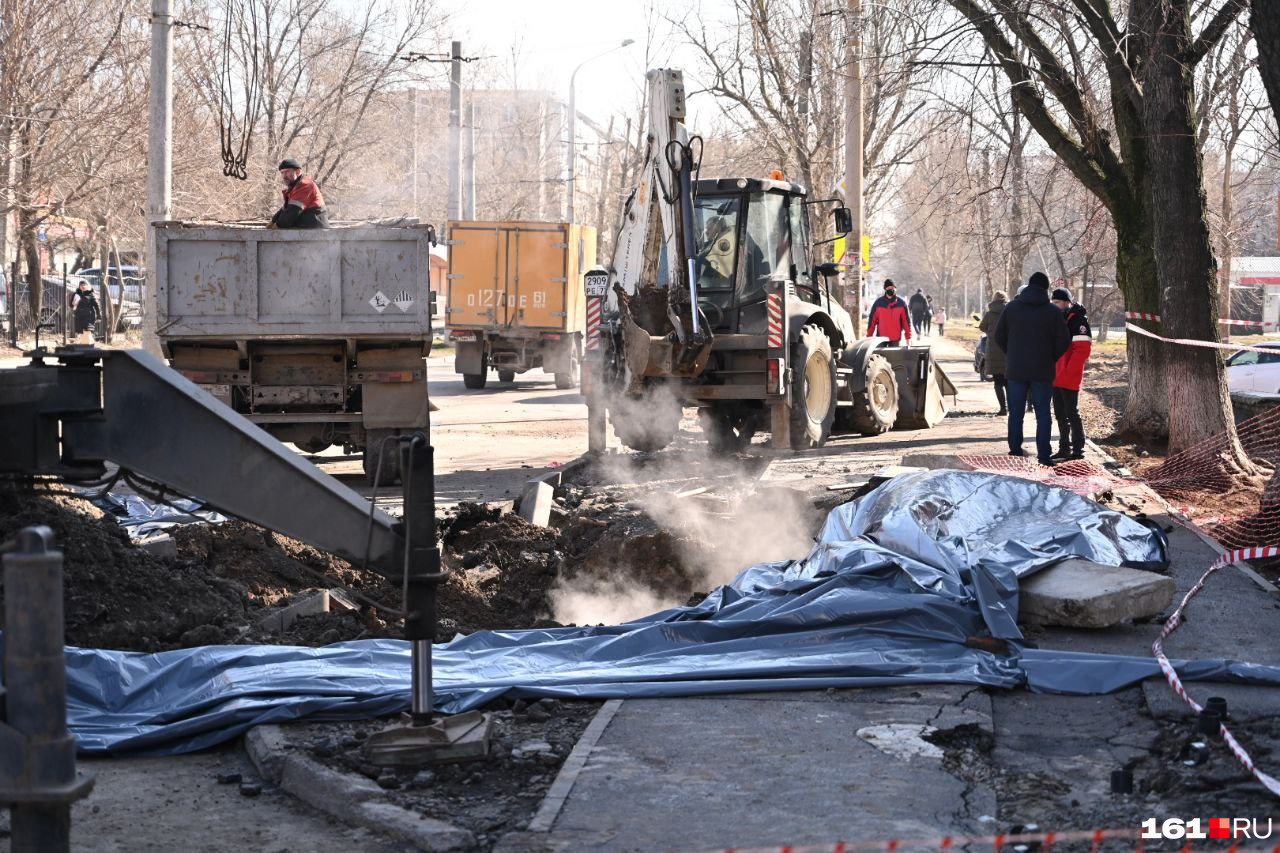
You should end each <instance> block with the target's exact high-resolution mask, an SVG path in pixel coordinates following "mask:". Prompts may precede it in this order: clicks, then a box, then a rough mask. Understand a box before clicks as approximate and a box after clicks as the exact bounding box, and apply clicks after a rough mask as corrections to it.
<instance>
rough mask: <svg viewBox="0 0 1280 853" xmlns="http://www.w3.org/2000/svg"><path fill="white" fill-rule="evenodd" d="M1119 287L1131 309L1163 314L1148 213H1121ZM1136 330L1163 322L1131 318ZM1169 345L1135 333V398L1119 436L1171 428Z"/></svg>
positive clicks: (1131, 349)
mask: <svg viewBox="0 0 1280 853" xmlns="http://www.w3.org/2000/svg"><path fill="white" fill-rule="evenodd" d="M1113 221H1114V222H1115V226H1116V285H1117V286H1118V287H1119V288H1120V293H1121V295H1123V297H1124V304H1125V306H1126V310H1129V311H1139V312H1144V313H1152V314H1154V313H1157V312H1158V311H1159V310H1160V286H1159V282H1158V281H1157V280H1156V259H1155V255H1154V253H1153V251H1152V246H1153V245H1154V243H1153V237H1152V230H1151V220H1150V218H1149V217H1148V215H1147V211H1146V210H1144V209H1142V208H1141V207H1139V208H1138V209H1135V210H1127V211H1116V212H1115V213H1114V214H1113ZM1129 322H1131V323H1133V324H1134V325H1135V326H1140V327H1142V328H1144V329H1148V330H1150V331H1152V332H1154V333H1155V334H1160V324H1158V323H1152V322H1149V321H1146V320H1130V321H1129ZM1163 347H1164V344H1162V343H1160V342H1159V341H1153V340H1151V339H1150V338H1146V337H1143V336H1142V335H1138V334H1132V333H1131V334H1129V335H1128V338H1127V341H1126V343H1125V351H1126V353H1127V355H1128V358H1129V394H1128V397H1127V398H1126V402H1125V406H1124V414H1123V415H1121V417H1120V421H1119V422H1118V423H1117V424H1116V433H1117V434H1119V435H1128V436H1133V437H1139V438H1146V439H1153V438H1162V437H1163V436H1164V435H1165V434H1166V432H1167V431H1168V429H1169V396H1168V394H1167V393H1166V390H1165V381H1164V364H1163V360H1164V350H1163Z"/></svg>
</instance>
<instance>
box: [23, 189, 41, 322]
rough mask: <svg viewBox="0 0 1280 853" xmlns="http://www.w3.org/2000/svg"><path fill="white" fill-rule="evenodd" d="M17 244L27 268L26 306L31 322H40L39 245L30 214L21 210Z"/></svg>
mask: <svg viewBox="0 0 1280 853" xmlns="http://www.w3.org/2000/svg"><path fill="white" fill-rule="evenodd" d="M18 242H19V243H20V244H21V246H22V257H23V260H24V261H25V262H26V267H27V304H28V305H29V306H30V307H31V322H32V326H33V328H34V324H36V323H38V322H40V310H41V309H42V308H43V307H44V282H43V281H41V280H40V245H39V243H37V242H36V226H35V223H34V222H33V221H32V217H31V213H30V212H29V211H27V210H22V211H20V212H19V214H18Z"/></svg>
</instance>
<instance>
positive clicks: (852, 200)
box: [840, 0, 863, 335]
mask: <svg viewBox="0 0 1280 853" xmlns="http://www.w3.org/2000/svg"><path fill="white" fill-rule="evenodd" d="M844 62H845V70H846V75H845V81H844V86H845V88H844V121H845V124H844V200H845V206H846V207H848V208H849V212H850V213H852V214H853V231H851V232H849V235H848V237H846V238H845V244H844V245H845V251H844V261H845V263H844V280H843V281H842V282H841V291H842V292H841V294H840V302H841V303H842V304H843V305H844V306H845V307H846V308H848V309H849V313H850V314H852V315H853V331H854V334H855V335H860V334H861V333H862V315H863V310H862V229H863V224H862V214H863V209H862V0H849V16H848V20H847V21H846V22H845V56H844Z"/></svg>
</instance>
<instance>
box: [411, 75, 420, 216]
mask: <svg viewBox="0 0 1280 853" xmlns="http://www.w3.org/2000/svg"><path fill="white" fill-rule="evenodd" d="M409 180H410V181H412V188H411V190H410V198H411V201H412V206H411V207H410V208H409V213H410V215H411V216H417V215H418V90H417V88H416V87H415V88H412V89H410V90H409Z"/></svg>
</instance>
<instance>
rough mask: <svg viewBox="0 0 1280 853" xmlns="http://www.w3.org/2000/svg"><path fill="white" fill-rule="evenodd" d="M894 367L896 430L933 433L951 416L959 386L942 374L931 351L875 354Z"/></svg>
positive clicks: (881, 351)
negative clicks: (896, 381)
mask: <svg viewBox="0 0 1280 853" xmlns="http://www.w3.org/2000/svg"><path fill="white" fill-rule="evenodd" d="M874 352H875V354H876V355H880V356H884V357H885V358H886V359H887V360H888V362H889V364H890V365H892V367H893V374H894V377H895V378H896V379H897V380H898V419H897V420H896V421H894V424H893V428H894V429H929V428H930V427H935V426H937V425H938V424H939V423H941V422H942V419H943V418H945V417H946V416H947V411H948V410H949V405H948V403H947V398H948V397H950V398H951V399H952V400H953V401H954V399H955V396H956V394H957V393H958V392H957V391H956V386H955V385H954V384H953V383H952V381H951V379H950V378H948V376H947V374H946V373H945V372H944V371H943V370H942V366H941V365H940V364H938V362H937V360H936V359H934V357H933V351H932V350H930V349H929V348H928V347H893V346H881V347H877V348H875V350H874Z"/></svg>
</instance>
